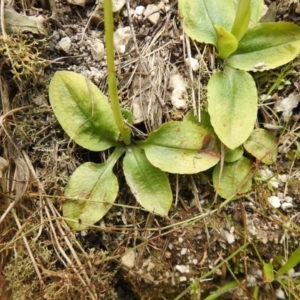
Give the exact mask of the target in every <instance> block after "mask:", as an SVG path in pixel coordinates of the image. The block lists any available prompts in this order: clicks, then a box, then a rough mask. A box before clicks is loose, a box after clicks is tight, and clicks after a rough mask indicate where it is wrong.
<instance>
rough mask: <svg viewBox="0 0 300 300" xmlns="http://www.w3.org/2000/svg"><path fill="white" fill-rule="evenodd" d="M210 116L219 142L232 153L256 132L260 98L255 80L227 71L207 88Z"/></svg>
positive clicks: (216, 76) (213, 79)
mask: <svg viewBox="0 0 300 300" xmlns="http://www.w3.org/2000/svg"><path fill="white" fill-rule="evenodd" d="M207 95H208V112H209V114H210V121H211V124H212V126H213V127H214V130H215V132H216V134H217V136H218V138H219V139H220V140H221V141H222V142H223V143H224V144H225V145H226V146H227V147H228V148H230V149H235V148H237V147H238V146H240V145H241V144H242V143H244V142H245V141H246V140H247V138H248V137H249V135H250V134H251V132H252V130H253V126H254V123H255V120H256V112H257V95H256V87H255V83H254V80H253V78H252V77H251V76H250V75H249V74H248V73H246V72H244V71H239V70H234V69H231V68H228V67H227V68H225V70H224V71H221V72H218V73H216V74H214V75H213V76H212V77H211V79H210V80H209V83H208V86H207Z"/></svg>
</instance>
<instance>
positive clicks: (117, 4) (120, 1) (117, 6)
mask: <svg viewBox="0 0 300 300" xmlns="http://www.w3.org/2000/svg"><path fill="white" fill-rule="evenodd" d="M125 3H126V0H113V2H112V5H113V12H118V11H120V10H121V9H122V7H123V6H124V5H125Z"/></svg>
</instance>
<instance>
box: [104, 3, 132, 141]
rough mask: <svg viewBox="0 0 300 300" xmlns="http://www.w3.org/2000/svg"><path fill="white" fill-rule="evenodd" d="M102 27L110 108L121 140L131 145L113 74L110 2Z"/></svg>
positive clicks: (112, 28)
mask: <svg viewBox="0 0 300 300" xmlns="http://www.w3.org/2000/svg"><path fill="white" fill-rule="evenodd" d="M104 25H105V43H106V56H107V70H108V90H109V96H110V101H111V107H112V110H113V114H114V118H115V121H116V124H117V126H118V128H119V131H120V133H121V136H122V139H123V141H124V143H125V145H130V144H131V135H130V129H129V128H128V127H127V126H126V125H125V123H124V120H123V117H122V113H121V108H120V103H119V98H118V88H117V78H116V73H115V62H114V42H113V33H114V25H113V12H112V1H111V0H104Z"/></svg>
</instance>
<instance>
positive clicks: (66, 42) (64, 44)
mask: <svg viewBox="0 0 300 300" xmlns="http://www.w3.org/2000/svg"><path fill="white" fill-rule="evenodd" d="M71 44H72V42H71V39H70V38H69V37H68V36H67V37H64V38H62V39H61V40H60V41H59V42H58V43H57V44H56V46H55V48H56V49H57V50H62V51H64V52H68V51H69V50H70V48H71Z"/></svg>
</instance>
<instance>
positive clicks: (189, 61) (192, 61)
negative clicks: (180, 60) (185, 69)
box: [185, 57, 200, 72]
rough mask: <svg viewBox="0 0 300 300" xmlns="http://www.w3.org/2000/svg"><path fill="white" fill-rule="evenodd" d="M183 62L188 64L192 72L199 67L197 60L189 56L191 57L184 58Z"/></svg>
mask: <svg viewBox="0 0 300 300" xmlns="http://www.w3.org/2000/svg"><path fill="white" fill-rule="evenodd" d="M185 64H186V65H187V66H190V67H191V68H192V70H193V71H194V72H196V71H198V70H199V68H200V65H199V62H198V60H197V59H196V58H193V57H191V59H189V58H186V59H185Z"/></svg>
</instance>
